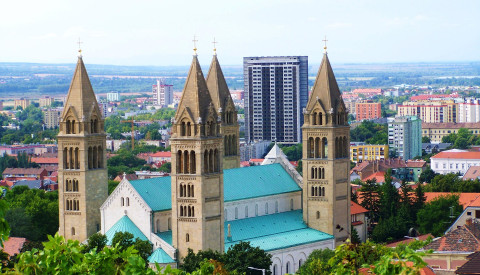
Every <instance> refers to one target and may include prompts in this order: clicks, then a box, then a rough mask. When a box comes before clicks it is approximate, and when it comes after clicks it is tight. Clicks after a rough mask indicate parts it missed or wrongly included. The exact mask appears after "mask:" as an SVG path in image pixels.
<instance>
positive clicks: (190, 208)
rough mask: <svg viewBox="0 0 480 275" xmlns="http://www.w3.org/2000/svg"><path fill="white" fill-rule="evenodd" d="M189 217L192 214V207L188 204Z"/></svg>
mask: <svg viewBox="0 0 480 275" xmlns="http://www.w3.org/2000/svg"><path fill="white" fill-rule="evenodd" d="M187 216H189V217H191V216H192V207H190V206H188V215H187Z"/></svg>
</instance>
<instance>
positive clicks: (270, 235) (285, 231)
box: [225, 210, 333, 251]
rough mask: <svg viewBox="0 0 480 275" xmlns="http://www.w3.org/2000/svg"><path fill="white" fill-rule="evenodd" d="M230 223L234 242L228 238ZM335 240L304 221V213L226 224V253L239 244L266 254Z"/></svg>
mask: <svg viewBox="0 0 480 275" xmlns="http://www.w3.org/2000/svg"><path fill="white" fill-rule="evenodd" d="M228 224H230V231H231V235H232V239H231V240H229V239H228V238H227V235H228ZM329 239H333V236H332V235H330V234H327V233H324V232H321V231H318V230H315V229H312V228H308V226H307V225H306V224H305V223H304V222H303V217H302V210H295V211H288V212H282V213H278V214H272V215H265V216H258V217H253V218H247V219H241V220H233V221H226V222H225V251H227V250H228V249H229V248H230V247H232V246H233V245H235V244H236V243H238V242H240V241H244V242H250V244H251V245H252V246H254V247H257V246H258V247H260V248H261V249H263V250H265V251H271V250H277V249H282V248H287V247H291V246H297V245H302V244H308V243H313V242H319V241H324V240H329Z"/></svg>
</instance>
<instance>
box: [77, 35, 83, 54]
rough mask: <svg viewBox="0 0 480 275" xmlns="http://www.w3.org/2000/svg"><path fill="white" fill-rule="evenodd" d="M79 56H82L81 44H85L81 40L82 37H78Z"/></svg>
mask: <svg viewBox="0 0 480 275" xmlns="http://www.w3.org/2000/svg"><path fill="white" fill-rule="evenodd" d="M77 44H78V57H82V47H81V44H83V42H82V41H80V37H79V38H78V42H77Z"/></svg>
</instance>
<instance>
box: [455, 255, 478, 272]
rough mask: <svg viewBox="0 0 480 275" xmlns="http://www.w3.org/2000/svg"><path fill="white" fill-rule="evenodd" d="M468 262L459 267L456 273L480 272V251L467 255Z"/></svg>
mask: <svg viewBox="0 0 480 275" xmlns="http://www.w3.org/2000/svg"><path fill="white" fill-rule="evenodd" d="M467 259H468V262H466V263H464V264H463V265H462V266H461V267H459V268H458V269H457V270H456V271H455V274H480V251H477V252H475V253H473V254H470V255H468V256H467Z"/></svg>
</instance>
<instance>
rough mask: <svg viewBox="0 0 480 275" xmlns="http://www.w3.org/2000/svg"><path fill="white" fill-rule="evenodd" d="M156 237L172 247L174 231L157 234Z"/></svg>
mask: <svg viewBox="0 0 480 275" xmlns="http://www.w3.org/2000/svg"><path fill="white" fill-rule="evenodd" d="M156 235H157V236H158V237H159V238H160V239H162V240H164V241H165V242H166V243H168V244H169V245H172V230H169V231H163V232H159V233H156Z"/></svg>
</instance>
